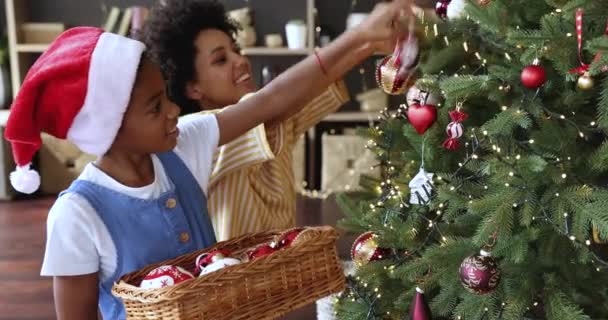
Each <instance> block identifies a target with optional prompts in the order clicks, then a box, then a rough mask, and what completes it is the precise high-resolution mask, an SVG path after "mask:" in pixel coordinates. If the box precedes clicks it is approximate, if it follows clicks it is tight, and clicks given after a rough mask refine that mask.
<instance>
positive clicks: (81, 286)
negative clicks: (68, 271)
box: [53, 273, 99, 320]
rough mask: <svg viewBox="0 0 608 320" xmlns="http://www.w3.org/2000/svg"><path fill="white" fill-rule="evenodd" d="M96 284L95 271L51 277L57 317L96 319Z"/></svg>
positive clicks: (59, 318) (63, 319)
mask: <svg viewBox="0 0 608 320" xmlns="http://www.w3.org/2000/svg"><path fill="white" fill-rule="evenodd" d="M98 285H99V283H98V275H97V273H93V274H88V275H82V276H69V277H53V293H54V297H55V311H56V313H57V319H58V320H71V319H74V320H76V319H97V302H98V295H99V293H98V291H97V290H98Z"/></svg>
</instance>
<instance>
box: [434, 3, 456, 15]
mask: <svg viewBox="0 0 608 320" xmlns="http://www.w3.org/2000/svg"><path fill="white" fill-rule="evenodd" d="M450 2H452V0H438V1H437V3H435V13H436V14H437V16H438V17H439V18H441V19H445V18H447V17H448V5H449V4H450Z"/></svg>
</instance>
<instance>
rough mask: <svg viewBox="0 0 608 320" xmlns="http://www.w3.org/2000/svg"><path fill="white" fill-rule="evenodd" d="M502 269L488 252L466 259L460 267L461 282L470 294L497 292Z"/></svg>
mask: <svg viewBox="0 0 608 320" xmlns="http://www.w3.org/2000/svg"><path fill="white" fill-rule="evenodd" d="M500 273H501V272H500V268H499V267H498V263H497V262H496V259H495V258H494V257H492V255H491V253H490V252H488V251H484V250H481V252H480V253H479V254H474V255H472V256H469V257H467V258H466V259H464V261H463V262H462V264H461V265H460V270H459V274H460V282H461V283H462V285H463V286H464V287H465V289H467V290H468V291H469V292H471V293H474V294H478V295H484V294H488V293H491V292H493V291H494V290H496V287H497V286H498V283H499V281H500Z"/></svg>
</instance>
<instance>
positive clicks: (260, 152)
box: [210, 124, 274, 187]
mask: <svg viewBox="0 0 608 320" xmlns="http://www.w3.org/2000/svg"><path fill="white" fill-rule="evenodd" d="M271 159H274V153H273V152H272V149H271V147H270V144H269V143H268V141H267V139H266V129H265V128H264V124H261V125H259V126H257V127H255V128H253V129H251V130H249V131H248V132H247V133H245V134H244V135H242V136H240V137H238V138H236V139H235V140H233V141H231V142H229V143H227V144H225V145H223V146H221V147H219V148H218V149H217V151H216V152H215V155H214V157H213V161H212V163H213V167H212V171H211V181H210V187H213V185H214V184H216V183H217V182H218V181H219V180H221V179H222V178H223V177H225V176H226V175H227V174H229V173H231V172H235V171H236V170H239V169H241V168H244V167H249V166H253V165H256V164H259V163H262V162H264V161H268V160H271Z"/></svg>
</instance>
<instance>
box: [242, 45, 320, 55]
mask: <svg viewBox="0 0 608 320" xmlns="http://www.w3.org/2000/svg"><path fill="white" fill-rule="evenodd" d="M242 52H243V54H244V55H246V56H305V55H308V54H311V53H312V50H311V49H289V48H267V47H251V48H244V49H243V51H242Z"/></svg>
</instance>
